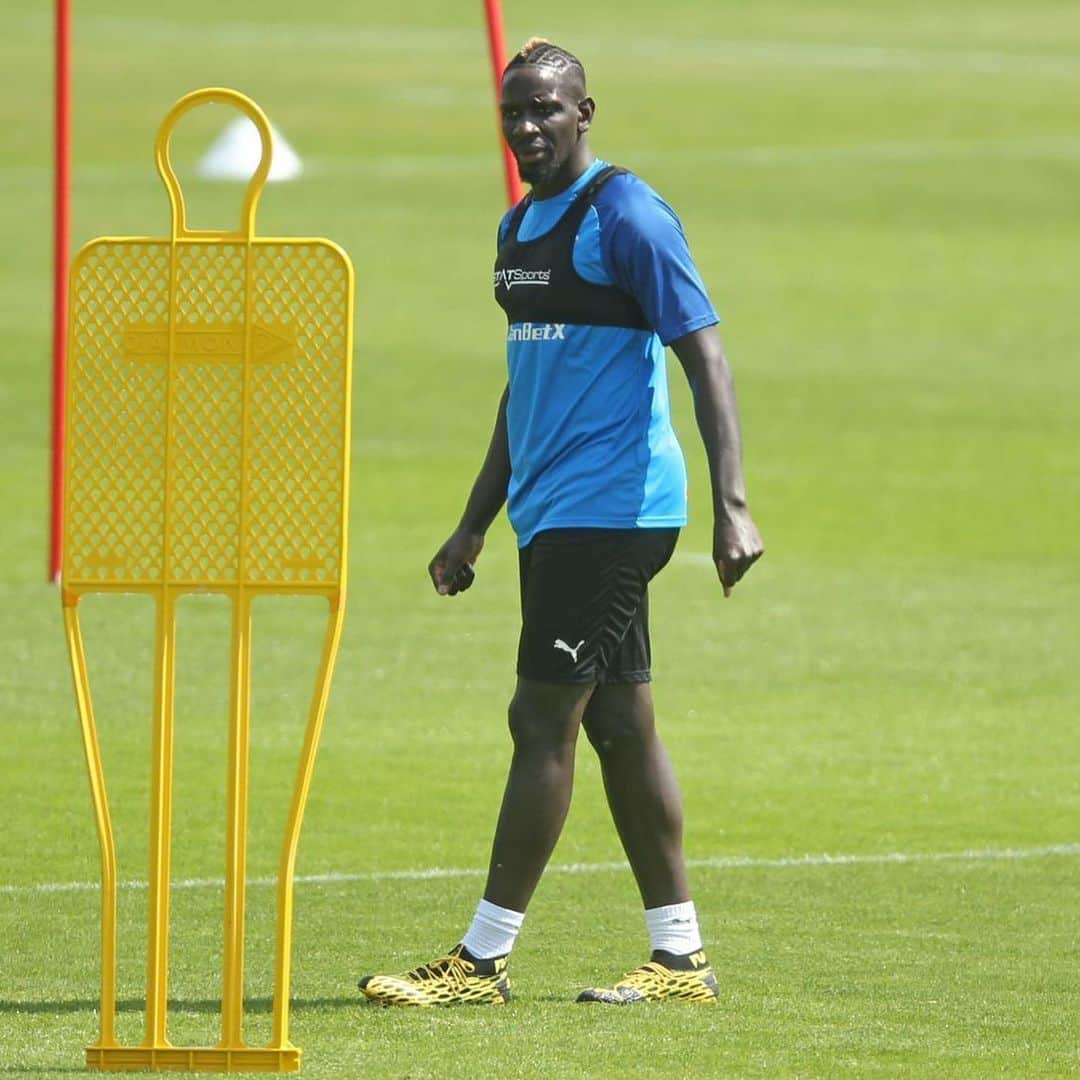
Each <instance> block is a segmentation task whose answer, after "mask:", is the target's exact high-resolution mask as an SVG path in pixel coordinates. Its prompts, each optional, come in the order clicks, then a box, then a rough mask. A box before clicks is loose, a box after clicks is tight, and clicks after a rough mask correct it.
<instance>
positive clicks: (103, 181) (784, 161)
mask: <svg viewBox="0 0 1080 1080" xmlns="http://www.w3.org/2000/svg"><path fill="white" fill-rule="evenodd" d="M1076 158H1080V137H1078V136H1076V135H1032V136H1020V137H1016V138H1004V139H926V140H896V141H894V142H852V143H836V144H825V143H821V144H817V145H804V146H795V145H792V146H744V147H730V148H724V147H717V148H714V149H702V148H700V147H670V148H668V149H665V150H663V151H635V152H634V153H633V154H632V155H630V159H631V160H630V164H632V165H634V166H635V167H640V166H642V165H648V164H661V163H665V164H671V163H672V162H676V163H684V164H687V165H690V164H694V163H698V164H710V165H716V166H723V165H727V166H730V167H732V168H737V167H744V168H750V169H755V168H766V169H768V168H777V167H780V168H782V167H784V166H789V165H796V166H797V165H816V164H819V163H821V164H827V163H830V162H836V163H844V162H853V163H858V162H863V161H868V162H877V161H882V162H892V163H895V164H903V163H910V164H914V165H917V164H920V163H934V162H939V161H980V160H1007V161H1040V160H1054V159H1057V160H1075V159H1076ZM493 160H494V158H493V157H492V156H491V155H490V154H487V153H477V154H373V155H370V156H352V157H349V156H341V157H326V158H324V157H309V158H305V161H304V167H305V171H306V175H307V178H308V179H315V180H321V179H327V178H330V179H334V178H336V179H342V178H348V177H352V176H363V177H371V176H375V177H377V178H379V179H381V180H401V179H408V178H410V177H429V176H433V175H436V174H439V175H459V174H473V173H475V174H478V175H479V174H484V175H486V174H488V173H490V172H491V163H492V161H493ZM51 177H52V169H51V168H49V167H47V166H44V165H0V188H5V189H6V188H16V187H25V188H29V189H33V190H34V191H38V190H40V189H42V187H43V185H47V183H48V182H49V181H50V178H51ZM72 180H73V183H74V185H75V187H76V188H77V189H78V188H84V187H90V188H93V187H110V186H114V185H116V184H118V183H128V182H138V183H140V184H142V185H144V186H153V187H155V188H156V187H157V186H158V184H159V180H158V178H157V175H156V174H155V172H154V168H153V165H152V164H151V163H150V162H149V160H147V161H144V162H139V163H136V162H131V163H127V164H119V163H116V164H109V163H84V164H79V165H76V166H75V169H74V172H73V175H72Z"/></svg>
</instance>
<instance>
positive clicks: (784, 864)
mask: <svg viewBox="0 0 1080 1080" xmlns="http://www.w3.org/2000/svg"><path fill="white" fill-rule="evenodd" d="M1077 856H1080V843H1077V844H1045V845H1043V846H1041V847H1030V848H969V849H967V850H965V851H914V852H913V851H891V852H884V853H880V854H867V855H857V854H849V855H829V854H827V853H825V854H820V855H790V856H785V857H782V858H775V859H760V858H755V857H753V856H750V855H715V856H713V857H711V858H707V859H688V860H687V866H688V867H689V868H690V869H691V870H790V869H801V868H804V867H817V866H883V865H884V866H910V865H914V864H919V863H942V862H972V863H974V862H1015V861H1018V860H1022V859H1047V858H1054V857H1065V858H1075V857H1077ZM623 870H629V866H628V865H627V864H626V863H625V862H593V863H563V864H560V865H556V866H549V867H548V868H547V871H546V872H547V873H548V874H608V873H614V872H619V871H623ZM485 873H486V871H485V870H483V869H482V868H480V867H438V866H433V867H429V868H427V869H419V870H371V871H366V872H362V873H355V874H345V873H327V874H299V875H297V877H296V884H297V885H348V884H353V883H356V882H368V881H371V882H374V881H436V880H440V879H444V878H480V877H483V876H484V874H485ZM276 885H277V878H274V877H256V878H248V886H249V887H273V886H276ZM146 887H147V883H146V882H145V881H122V882H121V883H120V888H121V889H132V890H138V889H145V888H146ZM172 887H173V888H174V889H222V888H224V887H225V882H224V880H223V879H222V878H185V879H183V880H181V881H174V882H173V883H172ZM99 888H100V885H99V883H98V882H96V881H53V882H41V883H39V884H36V885H0V895H4V896H19V895H31V894H41V893H67V892H96V891H97V890H98V889H99Z"/></svg>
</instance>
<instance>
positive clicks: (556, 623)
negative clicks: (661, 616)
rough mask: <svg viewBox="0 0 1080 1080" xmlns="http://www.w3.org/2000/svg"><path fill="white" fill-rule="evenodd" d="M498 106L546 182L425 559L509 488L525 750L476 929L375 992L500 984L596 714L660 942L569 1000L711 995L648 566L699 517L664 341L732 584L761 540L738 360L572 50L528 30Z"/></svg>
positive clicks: (523, 236) (460, 541) (516, 724)
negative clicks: (659, 728)
mask: <svg viewBox="0 0 1080 1080" xmlns="http://www.w3.org/2000/svg"><path fill="white" fill-rule="evenodd" d="M501 109H502V129H503V135H504V136H505V138H506V141H507V143H508V144H509V146H510V149H511V151H512V152H513V154H514V157H515V159H516V161H517V165H518V169H519V172H520V174H521V177H522V179H523V180H525V181H526V182H528V183H529V184H530V185H531V189H532V190H531V193H530V195H529V196H527V197H526V198H525V199H523V200H522V201H521V202H520V203H519V204H518V205H517V206H516V207H514V208H513V209H512V210H511V211H510V212H509V213H507V215H506V216H505V217H504V218H503V220H502V222H501V224H500V226H499V231H498V254H497V258H496V262H495V275H494V288H495V299H496V301H497V302H498V303H499V304H500V305H501V306H502V307H503V309H504V310H505V311H506V316H507V322H508V330H507V364H508V368H509V380H508V385H507V387H506V389H505V390H504V392H503V394H502V397H501V399H500V401H499V406H498V411H497V413H496V419H495V428H494V431H493V433H492V436H491V441H490V444H489V446H488V449H487V454H486V456H485V458H484V462H483V464H482V466H481V468H480V472H479V474H478V476H477V478H476V481H475V483H474V484H473V487H472V491H471V493H470V495H469V498H468V500H467V503H466V506H465V511H464V514H463V515H462V518H461V521H460V524H459V525H458V526H457V528H456V529H455V530H454V532H453V533H452V534H451V536H450V538H449V539H448V540H447V541H446V543H445V544H443V545H442V547H440V548H439V550H438V552H437V553H436V554H435V557H434V558H433V559H432V561H431V564H430V566H429V568H428V570H429V573H430V575H431V579H432V582H433V583H434V585H435V588H436V590H437V591H438V592H439V594H440V595H446V596H454V595H455V594H457V593H459V592H463V591H464V590H465V589H468V588H469V587H470V585H471V584H472V582H473V576H474V571H473V566H474V563H475V562H476V559H477V558H478V556H479V555H480V552H481V549H482V548H483V546H484V536H485V534H486V532H487V530H488V528H489V526H490V525H491V523H492V521H493V520H494V518H495V516H496V515H497V514H498V513H499V511H500V509H501V508H502V506H503V504H504V503H507V504H508V513H509V517H510V521H511V524H512V525H513V527H514V530H515V532H516V533H517V538H518V546H519V549H520V551H519V555H520V574H521V607H522V628H521V637H520V642H519V646H518V660H517V675H518V679H517V687H516V690H515V692H514V696H513V700H512V701H511V702H510V709H509V720H510V731H511V735H512V737H513V745H514V749H513V757H512V759H511V762H510V772H509V778H508V780H507V784H506V790H505V794H504V796H503V802H502V809H501V811H500V813H499V819H498V824H497V827H496V830H495V838H494V843H493V848H492V853H491V862H490V866H489V870H488V877H487V883H486V886H485V888H484V893H483V898H482V899H481V900H480V902H479V905H478V906H477V908H476V913H475V915H474V917H473V920H472V924H471V925H470V926H469V928H468V930H467V931H466V933H465V935H464V937H463V938H462V939H461V942H460V943H459V944H458V945H457V946H455V947H454V948H453V949H452V950H451V951H450V953H449V954H448V955H446V956H443V957H440V958H439V959H436V960H433V961H431V962H430V963H427V964H422V965H421V966H419V967H417V968H414V969H413V970H411V971H407V972H404V973H402V974H400V975H367V976H365V977H364V978H363V979H361V980H360V989H361V990H362V991H363V993H364V994H365V996H366V997H367V998H368V999H369V1000H371V1001H374V1002H378V1003H380V1004H383V1005H444V1004H454V1003H457V1002H476V1003H486V1004H492V1005H499V1004H502V1003H503V1002H505V1001H506V1000H507V999H508V998H509V978H508V975H507V960H508V957H509V954H510V951H511V949H512V947H513V945H514V941H515V938H516V937H517V934H518V932H519V930H520V929H521V926H522V922H523V920H524V918H525V911H526V908H527V907H528V904H529V900H530V898H531V897H532V894H533V890H534V889H535V888H536V886H537V884H538V882H539V880H540V876H541V874H542V873H543V870H544V867H545V866H546V864H547V861H548V858H549V857H550V855H551V852H552V850H553V849H554V847H555V842H556V840H557V839H558V837H559V833H560V831H561V829H562V826H563V822H564V820H565V818H566V813H567V810H568V808H569V805H570V795H571V789H572V786H573V770H574V747H575V743H576V740H577V736H578V729H579V727H584V728H585V732H586V734H587V736H588V738H589V741H590V742H591V743H592V745H593V747H594V749H595V750H596V753H597V754H598V755H599V758H600V764H601V767H602V772H603V779H604V789H605V792H606V795H607V800H608V804H609V806H610V808H611V814H612V817H613V818H614V821H615V826H616V828H617V830H618V833H619V837H620V839H621V841H622V844H623V847H624V849H625V851H626V855H627V858H628V860H629V863H630V866H631V869H632V870H633V873H634V877H635V879H636V882H637V886H638V889H639V891H640V893H641V898H642V901H643V903H644V906H645V922H646V926H647V929H648V933H649V938H650V943H651V949H652V954H651V957H650V959H649V961H648V962H647V963H645V964H643V965H642V966H641V967H638V968H636V969H634V970H633V971H631V972H629V973H628V974H627V975H625V976H624V977H623V978H622V979H620V980H619V981H617V982H615V983H614V985H613V986H608V987H605V988H596V989H588V990H584V991H582V992H581V993H580V995H579V996H578V998H577V1000H578V1001H595V1002H606V1003H611V1004H629V1003H634V1002H640V1001H651V1000H661V999H681V1000H688V1001H699V1002H707V1003H711V1002H714V1001H715V1000H716V993H717V986H716V978H715V976H714V975H713V972H712V970H711V968H710V966H709V963H708V961H707V959H706V956H705V953H704V951H703V949H702V941H701V937H700V933H699V930H698V921H697V914H696V912H695V909H694V904H693V901H692V900H691V899H690V889H689V885H688V882H687V875H686V866H685V861H684V858H683V852H682V804H681V798H680V794H679V789H678V787H677V785H676V782H675V776H674V774H673V772H672V768H671V764H670V762H669V760H668V756H667V753H666V751H665V750H664V747H663V745H662V744H661V742H660V739H659V737H658V736H657V734H656V730H655V725H654V717H653V701H652V693H651V690H650V685H649V680H650V670H649V669H650V651H649V629H648V602H647V585H648V583H649V581H650V579H651V578H652V577H653V576H654V575H656V574H657V573H658V572H659V571H660V570H661V569H662V568H663V566H664V565H665V564H666V563H667V561H668V560H669V559H670V558H671V554H672V551H673V550H674V547H675V542H676V538H677V536H678V533H679V528H680V526H682V525H684V524H685V522H686V468H685V463H684V461H683V457H682V452H681V450H680V448H679V444H678V443H677V441H676V439H675V434H674V432H673V430H672V427H671V421H670V416H669V408H668V389H667V380H666V367H665V356H664V346H665V345H670V346H671V348H672V349H673V350H674V352H675V355H676V356H677V357H678V358H679V361H680V362H681V364H682V367H683V369H684V370H685V373H686V376H687V378H688V379H689V382H690V386H691V389H692V391H693V396H694V408H695V414H696V417H697V423H698V428H699V430H700V432H701V437H702V439H703V441H704V444H705V451H706V455H707V458H708V462H709V472H710V477H711V482H712V496H713V511H714V531H713V559H714V561H715V563H716V569H717V572H718V574H719V578H720V582H721V584H722V587H723V592H724V595H725V596H728V595H730V593H731V590H732V589H733V588H734V587H735V584H736V583H737V582H738V581H739V580H740V579H741V578H742V576H743V574H744V573H745V572H746V571H747V569H748V568H749V567H750V566H751V564H752V563H753V562H754V561H755V560H756V559H758V558H759V557H760V556H761V554H762V551H763V548H762V543H761V537H760V535H759V534H758V530H757V527H756V526H755V524H754V522H753V520H752V519H751V517H750V513H749V511H748V509H747V503H746V493H745V488H744V484H743V476H742V460H741V459H742V448H741V437H740V432H739V422H738V415H737V410H736V405H735V397H734V392H733V388H732V381H731V375H730V372H729V369H728V366H727V362H726V360H725V358H724V353H723V350H722V348H721V344H720V338H719V335H718V333H717V330H716V323H717V316H716V312H715V311H714V309H713V306H712V304H711V303H710V301H709V298H708V296H707V295H706V292H705V288H704V286H703V284H702V282H701V279H700V277H699V275H698V272H697V270H696V268H695V266H694V263H693V261H692V260H691V257H690V253H689V250H688V247H687V243H686V239H685V237H684V235H683V231H682V227H681V225H680V223H679V219H678V218H677V217H676V215H675V213H674V211H672V210H671V208H670V207H669V206H668V205H667V204H666V203H665V202H664V201H663V200H662V199H661V198H660V197H659V196H658V195H657V194H656V193H655V192H654V191H653V190H652V189H651V188H650V187H648V185H646V184H645V183H644V182H643V181H642V180H640V179H638V178H637V177H636V176H634V175H632V174H630V173H628V172H626V171H625V170H622V169H617V168H613V167H612V166H610V165H608V164H607V163H606V162H604V161H600V160H597V159H596V158H595V157H594V156H593V153H592V151H591V150H590V149H589V140H588V134H589V129H590V127H591V124H592V120H593V116H594V113H595V110H596V104H595V102H594V101H593V99H592V98H591V97H589V96H588V94H587V91H586V86H585V72H584V70H583V69H582V66H581V63H580V62H579V61H578V60H577V59H576V58H575V57H574V56H572V55H571V54H570V53H568V52H566V51H565V50H564V49H561V48H559V47H557V46H555V45H553V44H551V43H550V42H547V41H543V40H540V39H535V38H534V39H532V40H530V41H529V42H528V43H527V44H526V45H525V46H524V48H522V50H521V51H520V52H519V53H518V54H517V55H516V56H515V57H514V58H513V59H512V60H511V61H510V63H509V64H508V65H507V68H506V71H505V72H504V74H503V79H502V100H501Z"/></svg>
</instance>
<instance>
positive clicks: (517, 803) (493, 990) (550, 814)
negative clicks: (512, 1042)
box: [360, 677, 595, 1005]
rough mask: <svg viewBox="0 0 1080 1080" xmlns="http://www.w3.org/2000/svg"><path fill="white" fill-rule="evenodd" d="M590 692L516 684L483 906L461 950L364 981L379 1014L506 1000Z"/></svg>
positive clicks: (561, 817)
mask: <svg viewBox="0 0 1080 1080" xmlns="http://www.w3.org/2000/svg"><path fill="white" fill-rule="evenodd" d="M594 685H595V684H593V683H586V684H577V685H563V684H555V683H544V682H538V681H535V680H530V679H525V678H520V677H519V678H518V684H517V690H516V692H515V693H514V697H513V700H512V701H511V702H510V709H509V720H510V733H511V735H512V736H513V740H514V753H513V757H512V758H511V761H510V774H509V776H508V777H507V781H506V790H505V792H504V794H503V801H502V809H501V810H500V812H499V821H498V825H497V826H496V829H495V840H494V843H493V845H492V851H491V864H490V868H489V871H488V880H487V886H486V887H485V889H484V897H483V899H482V900H481V901H480V903H479V905H478V906H477V910H476V913H475V915H474V916H473V920H472V923H471V925H470V926H469V929H468V931H467V932H466V934H465V936H464V938H463V939H462V941H461V944H460V945H459V946H457V947H456V948H454V949H452V950H451V951H450V953H449V954H448V955H447V956H444V957H439V958H438V959H437V960H433V961H431V962H430V963H427V964H421V965H420V966H419V967H418V968H414V969H413V970H411V971H407V972H403V973H402V974H400V975H365V976H364V977H363V978H362V979H361V980H360V989H361V990H362V991H363V992H364V995H365V996H366V997H367V998H368V999H369V1000H370V1001H374V1002H378V1003H379V1004H381V1005H452V1004H458V1003H462V1002H474V1003H477V1004H486V1005H501V1004H502V1003H503V1002H505V1001H507V1000H509V997H510V983H509V979H508V978H507V973H506V961H507V955H508V954H509V952H510V950H511V949H512V948H513V944H514V939H515V938H516V937H517V933H518V931H519V930H520V928H521V924H522V921H523V920H524V917H525V909H526V907H528V904H529V900H530V899H531V898H532V894H533V892H534V891H535V889H536V886H537V883H538V882H539V881H540V876H541V875H542V874H543V872H544V867H545V866H546V865H547V861H548V859H549V858H550V857H551V852H552V851H553V850H554V848H555V843H556V841H557V840H558V839H559V833H560V832H562V827H563V823H564V822H565V821H566V813H567V810H568V809H569V808H570V795H571V793H572V791H573V787H574V749H575V746H576V743H577V734H578V729H579V728H580V726H581V717H582V714H583V712H584V710H585V705H586V703H587V702H588V700H589V695H590V694H591V693H592V691H593V686H594Z"/></svg>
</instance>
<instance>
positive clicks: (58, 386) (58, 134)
mask: <svg viewBox="0 0 1080 1080" xmlns="http://www.w3.org/2000/svg"><path fill="white" fill-rule="evenodd" d="M54 46H55V72H54V76H55V102H54V105H55V131H54V138H55V151H54V153H55V171H54V176H53V213H54V220H53V341H52V346H53V349H52V352H53V380H52V503H51V506H52V514H51V520H50V528H49V538H50V542H49V580H50V581H59V580H60V562H61V557H62V551H61V548H62V545H63V535H64V422H65V417H64V395H65V386H66V383H67V306H68V281H67V273H68V251H69V237H70V231H71V2H70V0H56V35H55V42H54Z"/></svg>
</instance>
